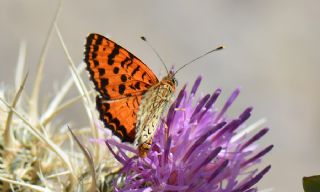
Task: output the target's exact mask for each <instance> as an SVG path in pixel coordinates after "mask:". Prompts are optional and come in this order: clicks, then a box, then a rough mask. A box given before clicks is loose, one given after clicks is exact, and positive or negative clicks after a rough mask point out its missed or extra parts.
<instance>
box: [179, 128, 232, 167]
mask: <svg viewBox="0 0 320 192" xmlns="http://www.w3.org/2000/svg"><path fill="white" fill-rule="evenodd" d="M225 124H226V123H225V122H221V123H219V124H218V125H216V126H214V127H213V128H212V129H210V130H209V131H208V132H207V133H205V134H204V135H202V136H201V137H200V138H199V139H197V140H196V142H194V144H193V145H192V146H191V147H190V148H189V150H188V152H187V153H186V154H185V156H184V157H183V161H187V159H188V158H189V157H190V155H191V154H192V153H193V151H194V150H195V149H196V148H197V147H200V146H201V144H202V143H203V142H204V141H205V140H206V139H207V138H208V137H209V136H210V135H212V134H213V133H215V132H216V131H217V130H219V129H221V128H222V127H223V126H224V125H225Z"/></svg>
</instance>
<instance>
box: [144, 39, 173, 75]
mask: <svg viewBox="0 0 320 192" xmlns="http://www.w3.org/2000/svg"><path fill="white" fill-rule="evenodd" d="M141 39H142V40H143V41H145V42H146V43H147V45H148V46H149V47H150V48H151V49H152V50H153V52H154V53H155V54H156V55H157V56H158V58H159V59H160V61H161V63H162V65H163V66H164V68H165V69H166V71H167V74H169V70H168V68H167V66H166V64H165V63H164V61H163V59H162V58H161V57H160V55H159V53H158V52H157V51H156V50H155V49H154V48H153V47H152V46H151V44H150V43H149V42H148V41H147V39H146V38H145V37H143V36H142V37H141Z"/></svg>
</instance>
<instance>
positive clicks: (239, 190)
mask: <svg viewBox="0 0 320 192" xmlns="http://www.w3.org/2000/svg"><path fill="white" fill-rule="evenodd" d="M270 169H271V165H269V166H267V167H266V168H264V169H263V170H262V171H261V172H260V173H258V174H257V175H256V176H255V177H253V178H252V179H251V180H250V181H248V182H247V183H245V184H243V185H241V186H240V187H238V188H237V189H235V190H233V191H232V192H242V191H245V190H246V189H248V188H250V187H252V186H253V185H255V184H256V183H258V182H259V181H260V180H261V179H262V177H263V176H264V175H265V174H266V173H267V172H268V171H269V170H270Z"/></svg>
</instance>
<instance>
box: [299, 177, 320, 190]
mask: <svg viewBox="0 0 320 192" xmlns="http://www.w3.org/2000/svg"><path fill="white" fill-rule="evenodd" d="M303 189H304V191H305V192H320V175H314V176H311V177H303Z"/></svg>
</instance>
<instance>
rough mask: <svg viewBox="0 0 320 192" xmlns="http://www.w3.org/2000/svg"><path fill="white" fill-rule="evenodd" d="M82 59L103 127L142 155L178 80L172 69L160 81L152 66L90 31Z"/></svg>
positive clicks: (146, 150) (147, 149)
mask: <svg viewBox="0 0 320 192" xmlns="http://www.w3.org/2000/svg"><path fill="white" fill-rule="evenodd" d="M84 55H85V57H84V62H85V63H86V64H87V70H88V71H89V74H90V79H91V81H92V82H93V83H94V87H95V89H96V91H97V92H98V95H97V96H96V107H97V110H98V112H99V116H100V120H101V121H102V122H103V123H104V125H105V127H107V128H109V129H111V131H112V132H113V134H114V135H116V136H117V137H119V138H120V139H121V141H123V142H129V143H134V144H135V145H136V146H137V147H138V151H139V156H140V157H145V156H146V155H147V153H148V151H149V150H150V148H151V144H152V138H153V136H154V134H155V132H156V128H157V126H158V124H159V122H160V118H161V115H162V113H163V112H164V110H165V108H166V106H167V105H168V103H169V102H170V101H171V99H172V97H173V95H174V92H175V89H176V86H177V80H176V79H175V73H174V72H173V71H172V70H171V71H169V72H168V74H167V75H166V76H165V77H164V78H163V79H162V80H161V81H159V80H158V78H157V77H156V75H155V74H154V73H153V72H152V70H151V69H150V68H149V67H148V66H147V65H146V64H144V63H143V62H142V61H141V60H140V59H138V58H137V57H135V56H134V55H133V54H132V53H130V52H129V51H127V50H126V49H125V48H123V47H121V46H120V45H118V44H117V43H115V42H113V41H111V40H110V39H108V38H106V37H104V36H102V35H99V34H89V36H88V37H87V39H86V43H85V52H84Z"/></svg>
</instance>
